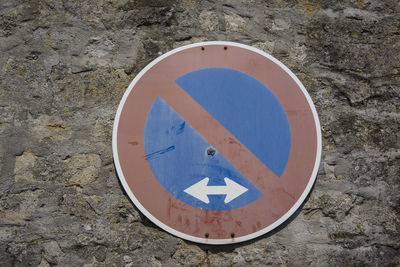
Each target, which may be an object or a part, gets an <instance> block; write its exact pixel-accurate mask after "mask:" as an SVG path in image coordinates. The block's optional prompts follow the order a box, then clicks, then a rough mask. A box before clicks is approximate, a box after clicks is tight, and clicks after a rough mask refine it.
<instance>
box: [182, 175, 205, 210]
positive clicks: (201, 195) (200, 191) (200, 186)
mask: <svg viewBox="0 0 400 267" xmlns="http://www.w3.org/2000/svg"><path fill="white" fill-rule="evenodd" d="M209 180H210V179H209V178H208V177H206V178H204V179H203V180H201V181H200V182H198V183H195V184H194V185H192V186H191V187H188V188H186V189H185V190H184V192H186V193H188V194H189V195H191V196H193V197H195V198H197V199H199V200H201V201H203V202H204V203H207V204H208V203H210V200H209V199H208V196H207V184H208V181H209Z"/></svg>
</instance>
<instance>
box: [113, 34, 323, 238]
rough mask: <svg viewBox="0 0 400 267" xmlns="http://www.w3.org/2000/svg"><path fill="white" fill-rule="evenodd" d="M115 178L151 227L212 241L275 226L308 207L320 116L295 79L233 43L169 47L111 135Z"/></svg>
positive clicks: (132, 90)
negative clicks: (154, 226) (307, 198)
mask: <svg viewBox="0 0 400 267" xmlns="http://www.w3.org/2000/svg"><path fill="white" fill-rule="evenodd" d="M113 153H114V160H115V165H116V168H117V172H118V175H119V178H120V180H121V183H122V185H123V186H124V189H125V190H126V192H127V193H128V195H129V197H130V199H131V200H132V201H133V203H134V204H135V205H136V206H137V207H138V209H139V210H140V211H141V212H143V214H145V215H146V216H147V217H148V218H149V219H150V220H151V221H153V222H154V223H155V224H156V225H158V226H159V227H161V228H163V229H164V230H166V231H168V232H170V233H172V234H174V235H176V236H179V237H181V238H184V239H187V240H190V241H194V242H199V243H207V244H229V243H236V242H242V241H245V240H249V239H252V238H255V237H258V236H260V235H262V234H265V233H267V232H269V231H271V230H272V229H274V228H276V227H277V226H278V225H280V224H281V223H282V222H284V221H285V220H287V219H288V218H289V217H290V216H291V215H292V214H293V213H294V212H295V211H296V209H297V208H298V207H299V206H300V205H301V204H302V202H303V201H304V199H305V198H306V196H307V195H308V193H309V192H310V190H311V188H312V185H313V183H314V181H315V177H316V174H317V170H318V166H319V161H320V154H321V133H320V126H319V121H318V116H317V113H316V111H315V108H314V105H313V103H312V101H311V98H310V96H309V95H308V93H307V91H306V90H305V88H304V86H303V85H302V84H301V82H300V81H299V80H298V79H297V77H296V76H295V75H294V74H293V73H292V72H291V71H290V70H289V69H288V68H286V67H285V66H284V65H283V64H282V63H280V62H279V61H278V60H276V59H275V58H273V57H272V56H270V55H268V54H266V53H264V52H262V51H260V50H258V49H255V48H252V47H249V46H246V45H242V44H237V43H230V42H205V43H197V44H192V45H188V46H184V47H181V48H177V49H175V50H172V51H170V52H168V53H166V54H164V55H162V56H160V57H159V58H157V59H156V60H154V61H153V62H151V63H150V64H149V65H148V66H147V67H146V68H144V69H143V70H142V71H141V72H140V73H139V74H138V75H137V76H136V77H135V79H134V80H133V81H132V83H131V84H130V86H129V87H128V89H127V91H126V92H125V94H124V96H123V98H122V100H121V103H120V105H119V108H118V111H117V115H116V118H115V123H114V131H113Z"/></svg>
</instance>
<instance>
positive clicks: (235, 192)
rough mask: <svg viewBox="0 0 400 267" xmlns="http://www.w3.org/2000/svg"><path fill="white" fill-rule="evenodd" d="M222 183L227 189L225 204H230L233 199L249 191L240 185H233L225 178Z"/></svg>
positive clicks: (232, 182) (233, 183)
mask: <svg viewBox="0 0 400 267" xmlns="http://www.w3.org/2000/svg"><path fill="white" fill-rule="evenodd" d="M224 181H225V184H226V187H227V194H226V197H225V201H224V202H225V203H229V202H231V201H232V200H234V199H235V198H237V197H238V196H240V195H241V194H243V193H244V192H246V191H247V190H249V189H247V188H246V187H243V186H241V185H240V184H238V183H235V182H234V181H232V180H231V179H229V178H228V177H225V178H224Z"/></svg>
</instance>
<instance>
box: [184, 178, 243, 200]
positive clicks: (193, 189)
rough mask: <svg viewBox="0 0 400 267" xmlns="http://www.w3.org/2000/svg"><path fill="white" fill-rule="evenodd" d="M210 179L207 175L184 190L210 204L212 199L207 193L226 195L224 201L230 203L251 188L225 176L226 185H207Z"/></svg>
mask: <svg viewBox="0 0 400 267" xmlns="http://www.w3.org/2000/svg"><path fill="white" fill-rule="evenodd" d="M209 180H210V179H209V178H208V177H206V178H204V179H203V180H201V181H200V182H197V183H195V184H194V185H192V186H190V187H188V188H186V189H185V190H184V192H186V193H188V194H189V195H191V196H193V197H195V198H197V199H199V200H201V201H203V202H204V203H207V204H208V203H210V200H209V199H208V196H207V195H226V197H225V201H224V202H225V203H229V202H231V201H232V200H234V199H235V198H237V197H238V196H240V195H241V194H243V193H244V192H246V191H247V190H249V189H247V188H246V187H243V186H241V185H240V184H238V183H235V182H234V181H232V180H231V179H229V178H228V177H225V178H224V181H225V184H226V185H222V186H220V185H219V186H207V184H208V181H209Z"/></svg>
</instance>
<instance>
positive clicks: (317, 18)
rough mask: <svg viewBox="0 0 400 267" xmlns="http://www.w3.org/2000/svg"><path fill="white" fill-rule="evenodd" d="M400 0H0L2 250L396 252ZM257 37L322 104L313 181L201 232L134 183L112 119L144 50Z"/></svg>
mask: <svg viewBox="0 0 400 267" xmlns="http://www.w3.org/2000/svg"><path fill="white" fill-rule="evenodd" d="M399 25H400V4H399V1H397V0H382V1H372V0H359V1H355V0H354V1H350V0H341V1H330V0H327V1H315V0H298V1H289V0H286V1H285V0H275V1H262V0H233V1H228V0H215V1H206V0H205V1H200V0H179V1H178V0H176V1H173V0H154V1H150V0H149V1H145V0H136V1H129V0H93V1H78V0H60V1H55V0H54V1H53V0H42V1H39V0H31V1H25V0H0V265H1V266H38V265H39V266H42V267H44V266H55V265H58V266H161V265H162V266H164V265H165V266H180V265H201V266H225V265H238V266H245V265H246V266H260V265H312V266H325V265H338V266H344V265H348V266H353V265H356V266H357V265H358V266H364V265H373V266H382V265H393V266H394V265H399V264H400V256H399V255H400V251H399V249H400V216H399V213H400V194H399V192H400V186H399V185H400V181H399V179H400V97H399V96H400V29H399ZM207 40H228V41H234V42H240V43H244V44H248V45H252V46H254V47H258V48H260V49H262V50H264V51H266V52H268V53H270V54H272V55H273V56H274V57H276V58H277V59H279V60H281V61H282V62H283V63H284V64H286V65H287V66H288V67H289V68H290V69H291V70H292V71H293V72H294V73H295V74H296V75H297V76H298V77H299V79H300V80H301V81H302V82H303V84H304V85H305V87H306V88H307V90H308V92H309V93H310V95H311V97H312V99H313V101H314V103H315V105H316V108H317V111H318V113H319V116H320V120H321V126H322V136H323V153H322V161H321V165H320V169H319V174H318V177H317V181H316V184H315V186H314V189H313V191H312V193H311V195H310V197H309V199H308V200H307V202H306V203H305V205H304V206H303V207H302V209H301V211H299V212H298V213H297V214H296V216H294V217H293V218H292V220H291V221H290V223H288V224H286V225H285V226H284V227H280V228H279V229H278V230H276V231H274V232H273V233H272V234H268V235H265V236H263V237H261V238H258V239H257V240H254V241H251V242H246V243H242V244H236V245H231V246H219V247H214V246H204V245H197V244H194V243H190V242H186V241H184V240H181V239H179V238H175V237H174V236H172V235H170V234H168V233H166V232H164V231H162V230H161V229H159V228H158V227H156V226H155V225H154V224H152V223H151V222H150V221H149V220H148V219H146V218H145V217H144V216H143V215H142V214H141V213H140V212H138V210H137V209H136V208H135V207H134V206H133V205H132V203H131V202H130V201H129V199H128V197H127V196H126V195H125V193H124V191H123V189H122V187H121V185H120V184H119V180H118V178H117V176H116V172H115V168H114V165H113V157H112V148H111V133H112V125H113V120H114V116H115V113H116V109H117V106H118V104H119V101H120V99H121V96H122V94H123V93H124V91H125V89H126V88H127V86H128V84H129V83H130V81H131V80H132V78H133V77H134V76H135V75H136V74H137V73H138V72H139V71H140V70H141V69H142V68H143V67H144V66H146V64H148V63H149V62H150V61H152V60H153V59H155V58H156V57H157V56H159V55H160V54H162V53H165V52H167V51H169V50H171V49H172V48H175V47H179V46H181V45H184V44H189V43H193V42H198V41H207Z"/></svg>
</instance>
